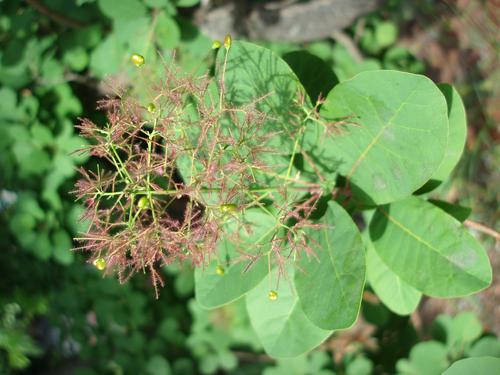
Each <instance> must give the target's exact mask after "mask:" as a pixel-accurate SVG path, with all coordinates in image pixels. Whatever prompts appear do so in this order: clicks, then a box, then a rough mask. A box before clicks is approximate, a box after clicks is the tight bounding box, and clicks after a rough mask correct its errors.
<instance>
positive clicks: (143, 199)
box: [137, 196, 149, 210]
mask: <svg viewBox="0 0 500 375" xmlns="http://www.w3.org/2000/svg"><path fill="white" fill-rule="evenodd" d="M148 205H149V199H148V197H144V196H142V197H141V199H139V202H137V207H139V208H140V209H141V210H142V209H143V208H146V207H147V206H148Z"/></svg>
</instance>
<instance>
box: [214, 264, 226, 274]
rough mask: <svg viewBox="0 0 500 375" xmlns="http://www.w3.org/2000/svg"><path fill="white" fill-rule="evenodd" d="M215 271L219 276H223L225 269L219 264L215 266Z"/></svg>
mask: <svg viewBox="0 0 500 375" xmlns="http://www.w3.org/2000/svg"><path fill="white" fill-rule="evenodd" d="M215 273H216V274H217V275H219V276H224V274H225V273H226V270H225V269H224V267H222V266H221V265H220V264H219V265H218V266H217V267H216V268H215Z"/></svg>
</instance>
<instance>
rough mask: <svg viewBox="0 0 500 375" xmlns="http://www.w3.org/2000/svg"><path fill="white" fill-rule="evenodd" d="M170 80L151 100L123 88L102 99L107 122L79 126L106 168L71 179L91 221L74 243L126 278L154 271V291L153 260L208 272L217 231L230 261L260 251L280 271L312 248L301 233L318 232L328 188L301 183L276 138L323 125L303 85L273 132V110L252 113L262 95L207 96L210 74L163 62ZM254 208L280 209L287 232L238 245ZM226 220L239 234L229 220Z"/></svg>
mask: <svg viewBox="0 0 500 375" xmlns="http://www.w3.org/2000/svg"><path fill="white" fill-rule="evenodd" d="M165 77H166V79H165V81H164V82H162V84H161V85H153V86H152V87H151V92H153V93H154V95H152V97H153V98H154V99H153V101H152V102H151V103H150V104H149V105H147V106H144V105H140V104H139V103H138V102H137V101H135V100H134V99H132V98H130V97H127V96H126V95H125V94H123V93H121V94H118V96H117V97H114V98H108V99H105V100H102V101H100V102H99V103H98V109H101V110H104V111H106V114H107V120H108V122H107V124H106V125H105V126H102V127H101V126H98V125H96V124H94V123H93V122H91V121H90V120H88V119H82V120H81V122H80V124H79V125H77V126H78V128H79V129H80V131H81V134H82V135H83V136H84V137H87V138H89V139H91V140H92V142H93V144H92V145H91V146H89V147H88V149H87V151H88V152H89V153H90V154H91V155H94V156H96V157H98V158H101V159H102V160H103V161H105V163H102V165H103V166H104V165H105V167H102V168H104V169H102V168H101V167H99V168H98V169H97V170H96V171H88V170H84V169H81V170H80V173H81V175H82V179H81V180H80V181H78V182H77V184H76V190H75V194H76V196H77V198H78V199H80V200H82V201H83V203H84V204H85V205H86V212H85V215H84V216H85V218H87V219H89V220H90V221H91V225H90V227H89V229H88V231H87V233H85V234H83V235H82V237H81V238H79V240H80V241H82V246H81V247H80V249H81V250H84V251H88V252H90V253H91V257H90V260H91V261H93V262H96V261H99V265H100V266H102V268H104V270H105V272H109V273H111V272H112V273H116V274H117V275H118V278H119V280H120V281H122V282H124V281H126V280H128V279H129V278H130V277H131V276H132V275H133V274H134V273H136V272H149V273H150V275H151V280H152V282H153V284H154V286H155V290H156V294H157V295H158V289H157V285H160V286H162V285H163V281H162V278H161V275H160V273H159V271H158V269H159V267H161V266H163V265H168V264H171V263H173V262H176V261H183V262H184V261H187V262H190V263H191V264H193V265H194V266H196V267H205V266H206V264H207V263H208V262H209V261H210V260H211V259H212V257H213V256H217V254H215V252H216V249H217V245H218V242H219V241H220V239H221V238H226V239H230V240H231V241H233V242H235V243H236V245H237V247H238V252H239V253H240V254H241V256H240V257H239V258H238V259H233V260H232V261H246V262H248V267H251V266H252V264H253V263H255V262H256V260H257V259H258V258H260V257H262V256H266V257H268V258H269V259H270V260H269V261H270V262H273V263H275V264H276V265H277V266H278V267H279V269H280V274H282V273H283V272H285V271H284V270H285V267H284V264H285V263H286V262H287V261H288V260H290V259H292V260H293V259H295V258H296V257H297V256H300V254H301V253H305V254H308V255H311V254H312V255H314V254H315V247H316V244H315V243H314V241H312V240H310V239H309V237H308V235H307V232H308V230H309V229H315V228H318V225H317V224H314V223H313V222H312V221H311V220H310V216H311V214H312V213H313V212H314V210H315V209H316V206H317V203H318V200H319V198H320V197H321V195H322V194H323V193H324V192H323V191H322V189H321V188H320V186H319V185H318V184H315V183H311V182H308V181H303V180H301V179H300V174H299V173H297V172H296V171H295V169H294V167H293V161H294V157H295V154H293V155H288V154H286V153H283V151H282V150H281V149H280V148H279V147H277V146H276V145H279V144H281V143H282V141H283V140H284V139H285V140H286V141H287V142H292V144H293V143H295V145H296V146H297V145H298V140H299V139H300V136H301V134H302V132H303V129H304V126H305V125H306V123H307V121H310V120H315V121H318V116H317V107H315V108H313V109H312V110H309V111H306V110H305V108H307V105H306V99H305V95H304V93H302V92H299V93H297V100H296V107H295V108H293V109H292V113H291V114H290V119H291V120H290V121H291V123H290V124H287V126H286V127H283V130H279V131H275V130H273V131H269V127H268V124H269V123H270V122H272V121H273V119H272V116H271V115H269V114H267V113H264V112H262V111H260V110H259V108H260V105H259V104H260V103H261V102H262V101H263V100H265V99H266V97H267V96H264V97H262V98H255V100H254V101H253V102H252V103H249V104H247V105H242V106H234V105H231V104H230V103H228V102H227V101H226V100H225V98H224V95H223V93H224V90H223V89H222V88H220V89H219V92H220V93H221V94H220V96H219V95H218V94H214V93H213V91H214V90H212V89H213V85H214V80H213V79H212V78H210V77H208V76H203V77H192V76H189V75H185V74H182V73H181V72H180V71H179V70H178V69H176V68H175V67H173V66H172V65H169V66H167V67H166V69H165ZM222 84H224V82H223V80H222ZM274 129H276V127H274ZM294 150H296V152H299V151H300V149H299V148H298V147H295V149H294ZM104 170H105V171H104ZM304 197H306V198H304ZM264 201H271V202H272V203H265V204H264ZM276 202H280V203H276ZM293 202H300V203H298V204H297V203H293ZM269 204H270V206H269ZM252 208H260V209H262V210H264V211H265V212H267V213H268V214H269V215H275V216H276V223H277V226H278V227H279V228H281V229H282V230H281V229H280V230H278V231H277V234H276V235H274V236H272V238H271V239H270V240H269V242H268V243H267V244H265V246H263V245H262V244H260V245H259V248H258V249H253V250H252V251H247V250H246V249H245V248H244V246H238V241H239V233H240V231H244V232H245V231H246V232H247V233H249V232H251V231H252V228H247V227H246V224H245V223H244V220H243V219H242V216H241V214H242V213H244V212H245V210H247V209H252ZM231 221H232V222H236V223H237V225H236V227H237V230H234V226H233V227H231V226H228V225H227V223H228V222H231ZM230 228H233V229H230ZM214 254H215V255H214ZM271 256H272V257H271Z"/></svg>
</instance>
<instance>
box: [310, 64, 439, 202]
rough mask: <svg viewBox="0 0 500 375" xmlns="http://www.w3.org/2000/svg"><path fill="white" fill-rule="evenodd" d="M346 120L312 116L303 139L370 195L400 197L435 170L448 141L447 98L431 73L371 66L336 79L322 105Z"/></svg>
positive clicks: (364, 196)
mask: <svg viewBox="0 0 500 375" xmlns="http://www.w3.org/2000/svg"><path fill="white" fill-rule="evenodd" d="M321 115H322V116H323V118H324V119H325V120H327V121H338V120H342V119H344V120H345V121H347V122H348V124H347V125H345V126H344V127H342V128H339V127H338V125H337V130H338V131H335V130H334V129H335V126H336V125H335V123H333V124H330V127H333V129H332V128H330V129H325V126H324V125H322V124H318V123H317V122H315V123H311V124H310V126H309V127H308V129H307V131H306V134H305V137H304V147H305V148H306V150H309V152H311V153H312V154H313V155H316V157H317V158H318V159H322V161H323V163H325V164H330V165H331V168H332V169H334V170H337V169H338V171H339V172H340V173H341V174H342V175H344V176H346V177H347V178H348V180H349V181H350V183H351V185H352V189H353V192H354V194H355V196H356V197H357V198H358V199H360V200H362V201H363V202H365V203H370V204H373V203H376V204H384V203H388V202H392V201H395V200H398V199H402V198H404V197H406V196H408V195H410V194H411V193H413V192H414V191H415V190H417V189H418V188H419V187H421V186H422V185H424V184H425V182H426V181H428V180H429V178H431V176H432V175H433V173H434V172H435V171H436V169H437V168H438V167H439V165H440V164H441V161H442V160H443V157H444V151H445V147H446V143H447V134H448V118H447V107H446V100H445V99H444V97H443V94H442V93H441V92H440V91H439V89H438V88H437V87H436V85H435V84H434V83H433V82H432V81H431V80H430V79H429V78H427V77H424V76H420V75H415V74H410V73H403V72H396V71H383V70H381V71H369V72H363V73H360V74H358V75H356V76H355V77H354V78H352V79H350V80H348V81H345V82H342V83H340V84H339V85H337V86H335V87H334V88H333V90H332V91H330V93H329V94H328V97H327V98H326V102H325V103H324V104H323V106H322V109H321Z"/></svg>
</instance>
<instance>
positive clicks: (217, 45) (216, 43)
mask: <svg viewBox="0 0 500 375" xmlns="http://www.w3.org/2000/svg"><path fill="white" fill-rule="evenodd" d="M221 46H222V44H221V42H220V40H214V41H213V42H212V49H219V48H220V47H221Z"/></svg>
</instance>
